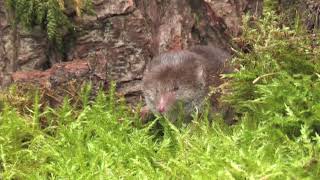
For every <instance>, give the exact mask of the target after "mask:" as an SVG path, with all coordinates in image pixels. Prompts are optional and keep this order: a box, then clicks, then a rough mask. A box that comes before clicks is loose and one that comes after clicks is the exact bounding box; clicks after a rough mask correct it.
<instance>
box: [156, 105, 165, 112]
mask: <svg viewBox="0 0 320 180" xmlns="http://www.w3.org/2000/svg"><path fill="white" fill-rule="evenodd" d="M157 110H158V112H159V113H163V112H164V111H165V108H164V106H158V108H157Z"/></svg>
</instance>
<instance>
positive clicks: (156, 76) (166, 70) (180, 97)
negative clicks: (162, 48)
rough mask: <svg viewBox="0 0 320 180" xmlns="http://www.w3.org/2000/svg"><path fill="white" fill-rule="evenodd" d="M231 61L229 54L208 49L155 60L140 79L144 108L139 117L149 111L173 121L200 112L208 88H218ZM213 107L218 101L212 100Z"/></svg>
mask: <svg viewBox="0 0 320 180" xmlns="http://www.w3.org/2000/svg"><path fill="white" fill-rule="evenodd" d="M230 57H231V55H230V54H229V53H228V52H226V51H224V50H222V49H219V48H215V47H210V46H195V47H193V48H191V49H190V50H181V51H174V52H167V53H163V54H160V55H159V56H157V57H155V58H154V59H153V60H152V61H151V63H149V64H148V65H147V68H146V71H145V74H144V76H143V94H144V97H145V101H146V104H147V106H146V107H145V108H144V109H143V111H142V113H143V114H144V113H147V112H148V111H149V110H151V111H152V112H153V113H155V114H162V115H164V116H166V117H167V118H169V119H170V120H172V121H175V120H176V119H177V115H178V111H182V112H183V114H185V115H187V116H190V115H191V112H192V111H193V110H194V109H198V110H201V109H202V106H203V103H204V100H205V97H206V96H207V95H208V93H209V86H214V87H217V86H219V85H220V84H221V83H222V82H223V81H222V80H221V77H220V74H221V73H228V72H230V69H229V68H226V66H225V64H226V61H227V60H228V59H229V58H230ZM215 103H217V97H214V98H213V100H212V105H213V106H215V105H216V104H215ZM190 117H191V116H190ZM187 119H189V120H190V118H187Z"/></svg>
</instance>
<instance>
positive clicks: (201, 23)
mask: <svg viewBox="0 0 320 180" xmlns="http://www.w3.org/2000/svg"><path fill="white" fill-rule="evenodd" d="M3 3H4V0H0V42H1V43H0V83H1V85H2V86H5V85H6V84H7V83H8V82H9V81H10V80H12V81H13V82H24V83H26V82H33V83H34V82H36V83H38V84H40V85H42V86H44V87H47V88H50V87H55V88H58V87H60V86H61V87H64V85H65V84H66V82H69V81H73V80H75V79H76V80H79V79H81V80H92V81H95V82H99V83H100V82H102V83H103V84H107V82H109V81H110V80H114V81H116V82H117V85H118V86H117V87H118V92H119V93H121V94H123V95H125V96H126V97H127V99H128V100H129V101H131V102H132V101H134V100H135V99H136V98H138V97H139V95H140V91H141V86H140V83H141V78H142V74H143V71H144V68H145V65H146V63H147V62H148V61H150V60H151V58H152V57H153V56H155V55H157V54H158V53H161V52H164V51H168V50H174V49H184V48H187V47H189V46H192V45H195V44H212V45H216V46H222V47H225V48H230V46H231V45H230V38H231V37H232V36H237V35H239V34H240V33H241V29H240V25H241V15H243V14H244V13H245V12H247V11H251V12H253V13H256V14H257V15H258V14H260V13H261V10H262V0H238V1H229V0H198V1H194V0H161V1H159V0H115V1H110V0H93V3H94V10H95V12H96V15H95V16H88V15H85V16H84V17H82V18H75V19H74V22H75V24H76V34H75V36H74V35H73V36H70V35H66V37H65V39H66V41H65V42H66V44H67V47H69V48H68V49H66V50H67V52H66V54H64V55H61V54H59V53H58V52H57V51H55V50H52V49H54V48H52V47H50V46H49V45H48V44H49V43H48V41H47V38H46V37H45V35H44V34H43V33H42V32H41V31H40V30H39V28H37V27H35V29H34V30H33V31H32V32H25V31H23V29H21V28H19V27H18V28H17V30H16V31H15V28H14V26H12V25H11V24H10V23H9V22H10V18H11V17H10V16H12V15H10V13H8V12H6V11H5V8H4V5H3ZM73 37H76V38H73ZM78 59H81V61H79V60H78ZM65 61H72V62H68V63H65ZM10 62H11V64H10ZM12 62H14V65H15V66H16V68H12ZM10 66H11V68H10ZM26 71H27V72H26ZM12 73H13V74H12ZM11 74H12V76H11ZM99 83H95V84H99Z"/></svg>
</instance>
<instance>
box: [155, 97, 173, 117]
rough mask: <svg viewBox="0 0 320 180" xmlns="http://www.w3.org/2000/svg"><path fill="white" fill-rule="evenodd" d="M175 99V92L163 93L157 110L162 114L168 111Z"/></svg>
mask: <svg viewBox="0 0 320 180" xmlns="http://www.w3.org/2000/svg"><path fill="white" fill-rule="evenodd" d="M174 101H175V94H174V93H171V92H169V93H165V94H163V95H161V97H160V99H159V102H158V105H157V111H158V112H159V113H161V114H162V113H164V112H166V111H167V110H168V109H170V107H171V106H172V104H173V103H174Z"/></svg>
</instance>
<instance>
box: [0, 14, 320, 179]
mask: <svg viewBox="0 0 320 180" xmlns="http://www.w3.org/2000/svg"><path fill="white" fill-rule="evenodd" d="M277 22H278V21H277V18H276V17H274V15H273V13H272V12H271V13H266V14H265V17H264V18H263V19H262V20H259V21H258V22H256V23H254V24H252V23H250V24H251V26H253V27H249V26H245V31H244V35H243V37H242V38H243V39H244V41H245V42H246V43H248V45H249V46H248V47H251V50H250V52H249V53H240V52H239V54H238V56H237V57H236V58H235V59H234V62H235V63H236V64H240V68H239V69H238V71H236V72H235V73H234V74H231V75H228V77H229V78H230V79H231V81H230V82H229V83H230V84H229V85H230V87H231V88H232V89H231V93H230V94H229V96H227V97H226V100H227V101H229V102H230V103H231V104H232V105H233V106H234V107H235V109H236V110H237V111H238V112H239V113H241V119H240V122H239V123H238V124H236V125H234V126H227V125H225V124H224V123H223V122H222V121H220V120H214V121H213V123H208V120H207V119H206V118H204V117H195V120H194V121H193V122H192V123H191V124H188V125H186V126H182V127H180V128H176V127H175V126H174V125H172V124H171V123H170V122H169V121H168V120H166V119H163V118H160V117H158V118H156V119H155V120H154V121H152V122H149V123H148V124H145V125H142V124H141V123H140V120H139V116H138V114H137V113H134V112H132V111H131V110H130V109H129V108H128V107H127V106H126V105H125V104H124V102H123V100H121V99H120V100H119V99H118V98H117V97H115V95H114V86H113V88H111V91H110V92H109V93H104V92H102V91H101V92H100V93H99V94H98V96H97V97H96V99H95V100H93V101H91V100H90V99H88V91H84V92H83V94H82V98H81V99H82V106H81V108H74V107H73V105H72V104H71V103H70V102H69V100H68V99H67V98H66V99H65V101H64V103H63V104H62V105H61V107H60V108H55V109H52V108H49V107H48V108H45V109H44V110H42V111H40V109H39V107H40V104H39V99H37V98H34V102H33V106H31V107H30V108H29V113H21V112H19V111H17V109H16V108H14V107H13V106H12V103H8V102H3V105H2V110H1V114H0V179H318V178H319V176H320V165H319V163H320V162H319V161H320V157H319V156H320V154H319V153H320V136H319V135H318V133H319V129H318V126H319V122H320V110H319V109H320V101H319V100H320V87H319V86H320V84H319V78H320V76H319V64H320V63H319V57H320V56H319V50H318V49H315V48H314V47H312V46H311V45H310V42H309V38H308V34H305V33H303V31H300V30H299V29H292V28H289V27H283V26H281V25H280V24H278V23H277ZM245 24H246V23H245ZM248 24H249V23H248ZM35 97H37V96H35ZM9 104H10V105H9ZM41 121H45V122H46V123H47V125H46V126H45V127H43V126H41ZM159 124H160V125H159ZM159 126H161V127H162V128H160V129H161V130H162V133H154V132H155V129H156V128H158V127H159Z"/></svg>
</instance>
